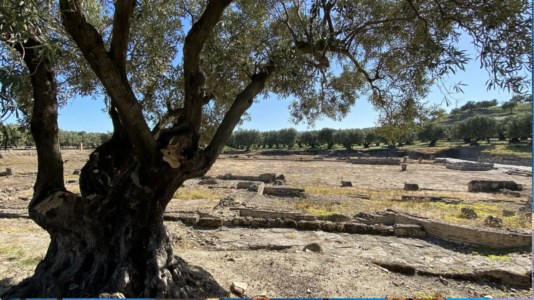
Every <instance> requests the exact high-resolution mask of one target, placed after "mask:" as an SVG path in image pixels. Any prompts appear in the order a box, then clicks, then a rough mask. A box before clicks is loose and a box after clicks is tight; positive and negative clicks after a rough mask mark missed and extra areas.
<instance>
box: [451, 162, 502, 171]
mask: <svg viewBox="0 0 534 300" xmlns="http://www.w3.org/2000/svg"><path fill="white" fill-rule="evenodd" d="M445 168H447V169H451V170H459V171H490V170H493V164H490V163H472V162H457V163H446V164H445Z"/></svg>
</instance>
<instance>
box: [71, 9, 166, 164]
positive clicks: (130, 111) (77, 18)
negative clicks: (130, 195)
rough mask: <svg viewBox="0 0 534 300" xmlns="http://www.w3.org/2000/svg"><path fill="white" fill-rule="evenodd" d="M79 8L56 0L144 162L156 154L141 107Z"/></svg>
mask: <svg viewBox="0 0 534 300" xmlns="http://www.w3.org/2000/svg"><path fill="white" fill-rule="evenodd" d="M79 8H80V5H79V2H77V1H74V0H70V1H69V0H60V9H61V16H62V19H63V26H64V27H65V29H66V30H67V32H68V33H69V34H70V36H71V37H72V38H73V39H74V41H75V42H76V44H77V45H78V47H79V48H80V50H81V52H82V54H83V55H84V57H85V59H86V60H87V62H88V63H89V65H90V66H91V68H92V70H93V71H94V72H95V74H96V75H97V77H98V78H99V79H100V81H101V82H102V84H103V85H104V87H105V89H106V91H107V93H108V95H109V96H110V98H111V102H112V104H113V106H115V107H116V109H117V111H118V113H119V116H120V120H121V123H122V125H123V128H124V129H125V131H126V133H127V134H128V138H129V139H130V142H131V143H132V145H133V148H134V152H135V155H136V156H137V157H138V158H139V159H141V160H143V161H144V162H149V161H152V160H153V159H154V158H155V157H156V156H157V155H158V152H157V149H156V141H155V140H154V138H153V136H152V133H151V132H150V129H149V127H148V125H147V123H146V122H145V119H144V117H143V113H142V109H141V106H140V105H139V103H138V102H137V99H136V98H135V95H134V93H133V91H132V88H131V86H130V84H129V83H128V79H127V78H126V76H125V74H124V73H123V72H122V71H121V70H120V68H119V67H118V65H117V64H116V62H115V61H114V60H113V58H112V57H111V56H110V55H109V54H108V53H107V51H106V48H105V46H104V42H103V41H102V37H101V36H100V34H99V33H98V32H97V31H96V29H95V28H94V27H93V26H92V25H91V24H89V23H88V22H87V21H86V20H85V18H84V16H83V15H82V13H81V11H80V10H79ZM117 43H118V42H117Z"/></svg>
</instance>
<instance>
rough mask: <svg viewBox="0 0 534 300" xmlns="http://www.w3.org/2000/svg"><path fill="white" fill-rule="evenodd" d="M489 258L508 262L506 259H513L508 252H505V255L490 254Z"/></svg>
mask: <svg viewBox="0 0 534 300" xmlns="http://www.w3.org/2000/svg"><path fill="white" fill-rule="evenodd" d="M488 258H489V260H492V261H502V262H506V261H511V260H512V257H511V256H510V255H508V254H504V255H495V254H490V255H488Z"/></svg>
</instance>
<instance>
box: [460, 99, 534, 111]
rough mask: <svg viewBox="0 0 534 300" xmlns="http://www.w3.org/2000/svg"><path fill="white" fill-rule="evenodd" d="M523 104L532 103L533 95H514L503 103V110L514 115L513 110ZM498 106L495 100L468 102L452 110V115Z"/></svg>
mask: <svg viewBox="0 0 534 300" xmlns="http://www.w3.org/2000/svg"><path fill="white" fill-rule="evenodd" d="M521 103H532V95H531V94H524V95H520V94H518V95H514V96H513V97H512V98H511V99H510V100H509V101H506V102H503V103H502V104H501V106H500V107H501V108H502V109H503V110H510V113H513V110H514V109H515V108H516V107H517V106H518V105H519V104H521ZM496 106H498V102H497V99H493V100H484V101H467V103H465V104H464V105H462V106H460V107H458V108H454V109H452V110H451V115H457V114H460V113H462V112H467V113H470V114H471V113H473V112H474V111H476V110H481V109H488V108H490V107H496Z"/></svg>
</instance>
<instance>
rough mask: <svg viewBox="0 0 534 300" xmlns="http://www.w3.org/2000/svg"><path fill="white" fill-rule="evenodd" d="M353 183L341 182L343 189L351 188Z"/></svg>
mask: <svg viewBox="0 0 534 300" xmlns="http://www.w3.org/2000/svg"><path fill="white" fill-rule="evenodd" d="M351 186H352V182H350V181H341V187H351Z"/></svg>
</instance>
